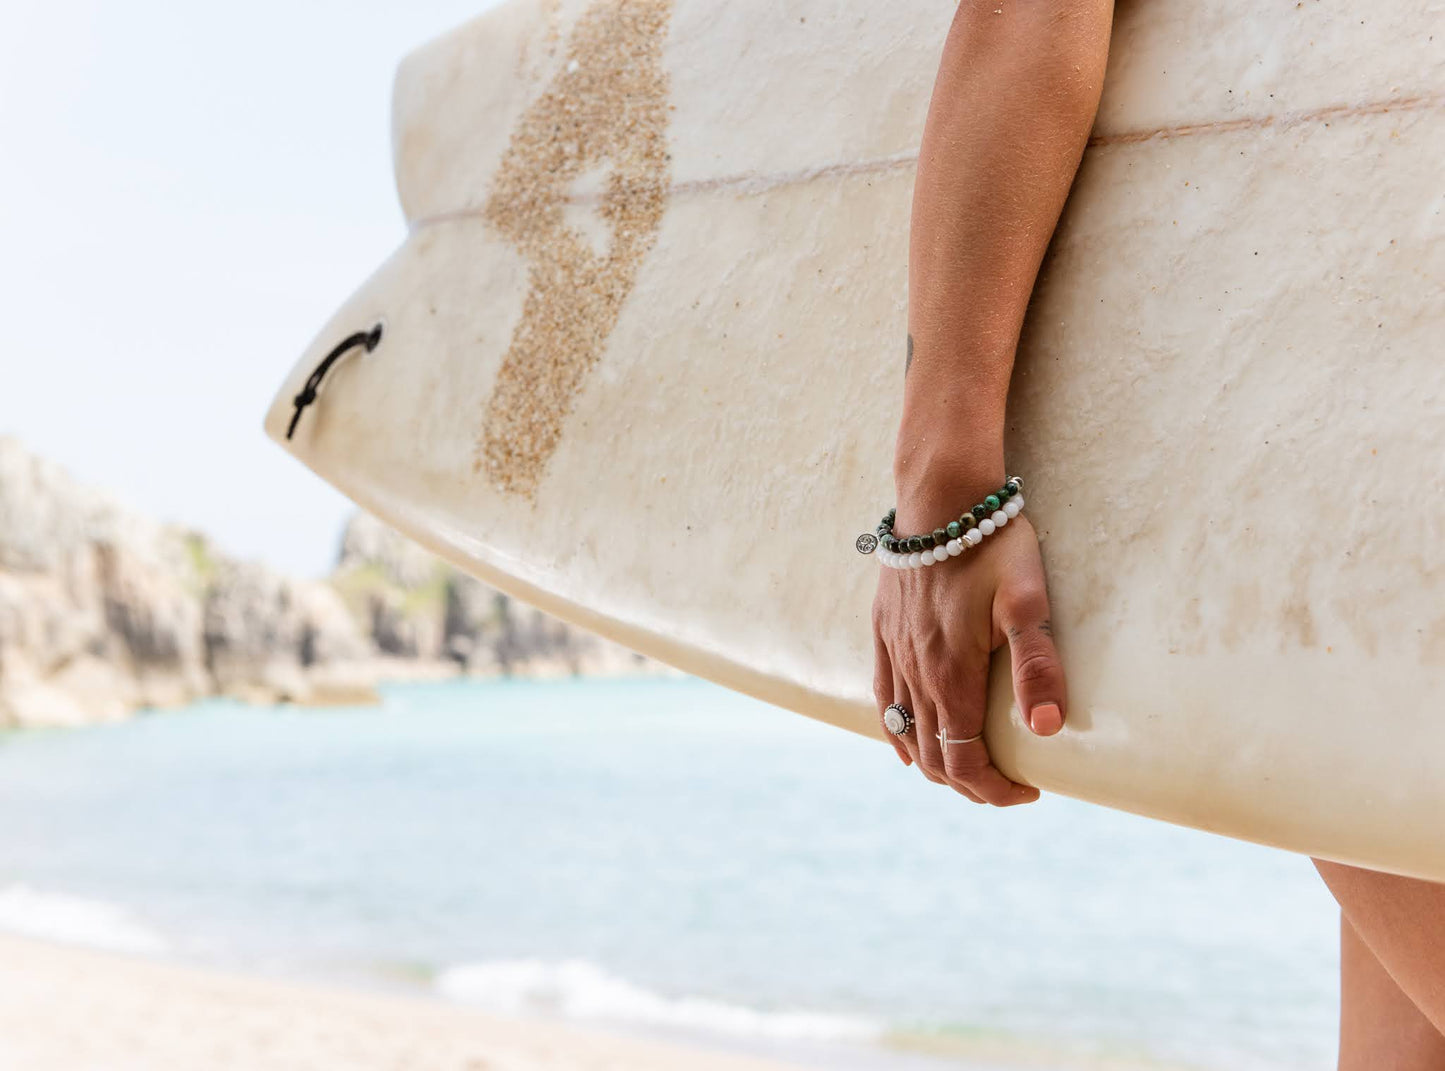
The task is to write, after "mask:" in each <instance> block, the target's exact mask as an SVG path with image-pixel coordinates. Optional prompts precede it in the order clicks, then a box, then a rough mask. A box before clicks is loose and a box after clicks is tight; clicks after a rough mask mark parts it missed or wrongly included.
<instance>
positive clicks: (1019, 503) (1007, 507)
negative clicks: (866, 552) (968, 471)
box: [878, 477, 1024, 569]
mask: <svg viewBox="0 0 1445 1071" xmlns="http://www.w3.org/2000/svg"><path fill="white" fill-rule="evenodd" d="M1015 479H1017V477H1015ZM1023 508H1024V496H1023V495H1022V494H1021V493H1020V494H1017V495H1014V496H1013V497H1012V498H1010V499H1009V500H1008V501H1007V502H1005V503H1003V504H1002V505H1001V506H999V508H998V509H996V510H995V511H994V512H993V514H992V515H991V516H988V517H985V518H983V519H982V520H980V521H979V522H978V525H977V527H974V528H970V529H969V530H968V531H966V532H964V533H963V534H962V535H960V536H958V537H957V538H956V539H950V540H949V541H948V542H947V543H945V544H944V545H943V546H941V547H929V548H927V549H925V550H915V551H913V552H911V553H908V554H901V553H899V552H897V551H892V550H888V549H886V548H884V547H881V546H880V547H879V548H878V561H879V563H880V564H881V565H886V566H888V567H889V568H890V569H921V568H923V567H924V566H928V565H936V564H937V563H939V562H941V561H943V560H944V559H945V558H956V557H958V556H959V555H960V554H962V553H963V552H964V551H966V550H968V549H969V548H970V547H976V546H978V545H979V544H980V543H982V542H983V541H984V538H985V537H986V536H991V535H993V534H994V533H995V532H997V531H998V530H999V529H1000V528H1002V527H1003V526H1004V525H1006V524H1008V522H1009V521H1010V520H1012V519H1013V518H1014V517H1017V516H1018V515H1019V513H1020V512H1021V511H1022V510H1023Z"/></svg>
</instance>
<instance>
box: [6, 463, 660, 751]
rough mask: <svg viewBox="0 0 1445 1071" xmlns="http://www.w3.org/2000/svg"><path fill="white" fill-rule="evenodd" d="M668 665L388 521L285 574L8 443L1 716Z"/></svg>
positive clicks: (319, 698)
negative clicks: (303, 570)
mask: <svg viewBox="0 0 1445 1071" xmlns="http://www.w3.org/2000/svg"><path fill="white" fill-rule="evenodd" d="M658 671H661V672H666V670H664V669H663V668H662V667H660V666H658V665H657V664H656V663H652V662H650V661H649V660H646V659H643V658H642V657H641V656H639V655H636V654H634V653H632V652H630V651H627V650H625V649H623V648H620V647H617V646H616V645H614V644H610V643H607V642H606V641H603V640H601V639H599V638H597V637H595V636H592V635H591V634H588V633H583V632H581V631H579V630H577V629H574V628H572V627H570V626H568V625H565V624H563V623H562V622H560V621H557V620H555V619H553V618H550V617H548V616H547V615H545V614H543V613H541V612H540V611H538V610H536V609H534V608H532V607H529V606H525V605H523V604H521V603H518V602H515V601H514V600H512V599H509V598H507V597H506V596H505V595H502V594H501V593H499V592H497V591H495V590H493V589H491V588H489V587H487V586H486V585H484V584H482V583H480V582H479V581H477V580H474V579H472V578H471V577H468V576H465V575H463V574H460V573H458V572H457V571H455V570H453V569H451V568H450V567H448V566H446V565H444V564H442V563H441V562H439V561H438V560H437V559H435V558H433V557H432V556H430V555H429V554H427V553H426V552H425V551H422V550H421V549H420V548H418V547H416V546H415V545H414V544H412V543H410V542H409V541H408V540H406V539H405V538H404V537H403V536H401V535H399V534H398V533H396V532H394V531H392V530H391V529H389V528H387V527H386V526H385V525H382V524H381V523H380V522H379V521H376V520H375V519H373V518H371V517H368V516H365V515H360V514H359V515H357V516H356V517H355V518H353V520H352V521H351V523H350V524H349V525H348V526H347V529H346V532H345V535H344V537H343V540H342V547H341V556H340V561H339V563H338V566H337V570H336V573H335V575H334V576H333V577H332V578H331V579H329V580H301V579H296V578H293V577H286V576H281V575H279V574H277V573H275V572H274V571H272V570H270V569H268V568H266V567H265V566H263V565H260V564H257V563H252V562H242V561H236V560H233V559H231V558H229V557H227V556H226V555H225V554H223V553H221V552H220V550H218V549H217V547H216V546H215V545H214V544H213V543H212V542H211V541H210V540H209V539H207V538H206V537H205V536H203V535H200V534H198V533H195V532H188V531H184V530H181V529H178V528H174V527H169V526H165V525H161V524H157V523H155V522H154V521H152V520H149V519H148V518H145V517H142V516H140V515H138V514H136V513H134V512H133V511H130V510H127V509H126V508H124V507H123V506H122V505H120V504H119V503H117V502H115V501H114V500H112V499H111V498H110V497H109V496H107V495H105V494H102V493H100V492H97V491H94V490H92V489H89V488H86V487H83V486H81V485H80V484H78V483H76V482H75V481H74V480H72V479H71V478H70V477H69V476H68V475H67V474H66V473H65V472H64V471H63V470H61V469H60V468H58V467H57V466H55V465H53V464H49V463H47V462H45V461H43V460H41V459H39V458H36V457H34V456H33V455H31V454H29V453H28V452H27V451H26V450H25V449H23V448H22V447H21V445H20V444H19V443H18V442H16V441H15V440H13V439H6V438H0V727H6V726H10V727H13V726H39V725H66V724H79V723H84V722H92V721H102V720H110V719H116V718H121V717H124V716H126V715H127V714H129V713H130V712H132V711H134V710H136V709H138V708H141V707H164V706H174V705H179V704H182V703H187V702H190V701H192V700H195V699H198V698H201V697H203V696H208V695H231V696H237V697H240V698H243V699H247V700H252V701H258V702H276V701H291V702H303V703H334V702H357V701H363V700H366V699H368V698H371V697H372V696H373V695H374V686H375V684H376V683H378V682H379V681H382V680H386V679H391V678H414V677H418V676H439V675H445V674H452V673H471V674H479V675H495V674H510V673H517V674H546V675H558V674H575V673H619V672H658Z"/></svg>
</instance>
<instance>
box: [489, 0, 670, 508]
mask: <svg viewBox="0 0 1445 1071" xmlns="http://www.w3.org/2000/svg"><path fill="white" fill-rule="evenodd" d="M671 14H672V0H602V2H600V3H596V4H594V5H593V6H592V7H590V8H589V9H588V10H587V11H586V12H585V13H584V14H583V15H582V17H581V18H580V19H579V20H578V21H577V24H576V27H575V28H574V30H573V31H572V36H571V38H570V40H569V41H568V45H567V51H566V55H565V56H564V58H563V61H562V69H561V72H560V73H559V74H558V75H557V76H556V78H554V79H553V81H552V83H551V84H550V85H549V86H548V87H547V89H546V90H545V91H544V92H543V93H542V95H541V97H539V98H538V99H537V100H536V101H535V102H534V103H533V104H532V105H531V107H529V108H528V109H527V111H526V112H525V113H524V114H523V116H522V118H521V120H520V121H519V122H518V124H517V127H516V129H515V130H514V131H513V132H512V138H511V142H510V143H509V145H508V147H507V152H506V155H505V156H503V158H502V162H501V165H500V167H499V168H498V170H497V177H496V183H495V185H494V187H493V191H492V194H491V196H490V197H489V198H488V200H487V203H486V206H485V208H484V209H483V210H482V218H484V219H485V220H486V222H487V223H488V224H490V225H491V226H492V227H493V228H495V229H496V230H497V231H498V232H499V233H500V234H501V235H502V237H503V238H505V239H506V240H507V241H509V242H510V243H511V244H512V245H513V246H515V247H516V248H517V250H518V251H519V252H521V253H522V255H523V256H524V257H525V258H526V259H527V261H528V281H529V283H530V290H529V292H528V294H527V297H526V300H525V301H524V302H523V305H522V318H521V321H520V322H519V323H518V324H517V327H516V330H515V331H514V332H513V334H512V341H511V345H510V346H509V348H508V350H507V353H506V356H504V357H503V358H502V363H501V366H500V368H499V369H498V371H497V378H496V384H495V386H494V387H493V390H492V396H491V399H490V401H489V402H488V405H487V413H486V419H485V422H484V424H483V427H482V432H481V436H480V439H479V442H478V450H477V457H476V461H475V465H474V467H475V469H476V470H477V471H480V472H485V474H486V476H487V478H488V480H489V481H490V482H491V483H492V485H493V486H494V487H496V488H497V489H498V490H499V491H502V492H504V493H509V494H516V495H520V496H522V497H524V498H527V499H533V498H534V496H535V494H536V490H537V485H538V482H539V481H540V479H541V476H542V473H543V471H544V469H545V468H546V464H547V461H548V459H550V458H551V456H552V454H553V453H554V452H555V451H556V449H557V445H558V443H559V442H560V441H561V429H562V422H563V420H564V419H565V418H566V416H567V414H568V413H569V412H570V411H571V409H572V403H573V399H574V398H575V397H576V395H577V392H578V390H579V388H580V387H581V385H582V381H583V378H584V377H585V375H586V374H587V372H588V370H589V369H591V367H592V366H593V365H594V364H596V362H597V359H598V358H599V357H600V356H601V355H602V350H603V347H604V346H605V345H606V343H607V337H608V336H609V335H610V334H611V333H612V329H613V328H614V327H615V326H616V324H617V317H618V315H619V314H620V313H621V311H622V306H623V303H624V302H625V301H626V300H627V297H628V295H629V294H630V293H631V292H632V287H633V285H634V284H635V282H636V280H637V269H638V267H639V266H640V265H641V263H642V259H643V257H645V256H646V254H647V252H648V251H649V250H650V249H651V248H652V245H653V243H654V241H655V240H656V238H657V231H658V228H659V227H660V226H661V224H662V215H663V212H664V210H665V208H666V206H667V198H668V194H669V185H670V182H671V177H672V176H671V170H670V160H671V157H670V155H669V153H668V151H667V116H668V87H669V82H668V75H667V71H666V70H665V69H664V67H663V65H662V47H663V43H664V38H665V36H666V32H667V25H668V19H669V17H670V16H671ZM603 166H606V167H607V168H609V171H608V174H607V177H606V181H605V185H604V190H603V192H602V194H601V197H600V200H599V201H598V203H597V215H598V216H599V217H600V218H601V220H602V222H604V223H605V224H606V225H607V229H608V231H609V241H608V242H607V250H606V253H605V255H604V254H599V253H598V252H597V251H595V250H594V249H593V248H592V245H591V244H590V242H589V241H588V238H587V236H586V235H584V234H582V233H581V232H580V231H578V230H577V229H576V228H573V227H570V226H568V224H567V222H566V219H565V216H564V212H563V210H564V208H565V207H566V206H567V205H568V204H569V203H571V201H572V198H570V197H569V187H570V186H571V184H572V183H573V182H575V181H576V180H577V179H578V178H579V177H580V176H582V175H584V174H587V173H588V172H589V171H593V170H595V169H598V168H600V167H603Z"/></svg>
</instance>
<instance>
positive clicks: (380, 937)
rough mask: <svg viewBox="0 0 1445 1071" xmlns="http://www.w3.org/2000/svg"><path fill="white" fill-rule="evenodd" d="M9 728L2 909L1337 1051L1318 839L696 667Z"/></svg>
mask: <svg viewBox="0 0 1445 1071" xmlns="http://www.w3.org/2000/svg"><path fill="white" fill-rule="evenodd" d="M383 700H384V701H383V703H382V704H381V705H380V706H377V707H370V708H359V709H336V710H311V709H298V708H289V707H276V708H267V707H260V708H258V707H248V706H243V705H240V704H236V703H229V702H219V701H218V702H208V703H203V704H199V705H196V706H194V707H190V708H187V709H185V710H183V711H175V712H167V713H158V714H148V715H142V716H140V717H138V718H136V719H135V720H133V721H130V722H127V723H124V724H119V725H109V726H97V727H93V728H85V729H78V730H69V731H61V732H32V733H9V734H0V929H3V930H6V931H10V932H16V933H23V934H29V935H33V936H40V937H46V938H51V939H56V940H64V941H71V942H75V943H80V944H86V945H92V946H96V947H102V948H112V949H117V950H122V951H127V952H138V953H143V954H148V955H156V956H161V957H165V958H169V959H173V960H179V961H182V962H189V963H197V964H202V965H207V966H219V967H224V968H236V969H242V970H247V971H253V972H260V973H265V974H271V975H282V976H287V977H301V978H308V979H316V980H320V981H324V982H344V983H347V984H351V985H360V986H368V987H378V988H383V989H387V990H401V991H409V992H426V993H430V994H434V995H435V996H436V997H438V998H439V999H444V1000H450V1001H459V1002H463V1003H467V1004H472V1005H476V1006H478V1007H480V1008H485V1009H488V1010H491V1011H495V1012H501V1013H506V1014H516V1015H524V1016H534V1017H543V1018H560V1019H567V1020H574V1021H578V1022H582V1023H586V1024H589V1025H594V1026H600V1027H604V1028H608V1029H613V1030H618V1031H624V1032H642V1033H648V1034H660V1035H666V1036H669V1037H680V1038H685V1039H690V1040H696V1041H699V1042H702V1043H704V1044H709V1045H714V1046H719V1047H732V1048H742V1049H747V1050H750V1051H759V1052H765V1053H769V1054H775V1055H778V1056H781V1057H786V1058H789V1059H794V1060H798V1061H800V1062H811V1063H813V1064H815V1065H817V1066H819V1067H829V1068H840V1069H843V1068H870V1069H888V1071H891V1069H895V1068H896V1069H900V1071H902V1069H908V1071H912V1069H914V1068H925V1067H939V1068H947V1067H950V1066H953V1067H967V1068H990V1069H993V1068H999V1069H1004V1068H1011V1067H1030V1068H1035V1069H1038V1068H1050V1069H1052V1068H1057V1069H1059V1071H1065V1069H1072V1068H1084V1067H1091V1068H1102V1067H1121V1068H1122V1067H1129V1068H1135V1067H1138V1068H1147V1067H1169V1068H1195V1069H1221V1071H1223V1069H1229V1071H1283V1069H1290V1071H1314V1069H1318V1071H1327V1069H1329V1068H1332V1067H1333V1065H1334V1052H1335V1035H1336V1030H1337V1024H1338V1018H1337V1014H1338V1013H1337V1003H1336V1002H1337V999H1338V988H1337V987H1338V980H1337V971H1338V950H1337V940H1338V930H1337V928H1338V921H1337V919H1338V915H1337V912H1336V909H1335V906H1334V902H1333V901H1332V900H1331V899H1330V897H1329V895H1328V893H1327V892H1326V891H1325V889H1324V887H1323V885H1322V884H1321V883H1320V881H1319V879H1318V878H1317V877H1316V876H1315V873H1314V869H1313V867H1312V866H1311V865H1310V863H1309V861H1308V860H1307V859H1304V858H1301V857H1296V856H1292V855H1288V854H1285V853H1282V852H1276V851H1271V850H1268V849H1264V848H1260V847H1256V846H1252V845H1247V844H1242V843H1238V842H1235V841H1230V840H1225V839H1223V838H1219V837H1214V836H1210V835H1207V834H1203V833H1198V832H1194V831H1190V830H1183V829H1178V828H1175V827H1172V826H1168V825H1164V824H1162V823H1158V822H1151V821H1147V820H1145V819H1141V818H1137V817H1133V816H1130V815H1125V814H1120V813H1117V812H1114V811H1109V810H1106V809H1103V808H1100V807H1095V806H1092V805H1089V804H1084V803H1079V802H1076V801H1073V800H1068V799H1063V798H1058V797H1052V796H1045V798H1044V799H1043V800H1041V801H1040V802H1039V803H1036V804H1033V805H1030V806H1026V807H1022V808H1014V809H1011V810H1007V811H1000V810H996V809H992V808H982V807H978V806H976V805H974V804H971V803H969V802H968V801H966V800H964V799H962V798H961V797H958V796H956V795H954V794H953V793H952V792H950V791H948V790H946V789H943V788H940V787H939V786H936V785H933V784H931V783H929V782H927V781H925V780H924V779H923V778H922V776H921V775H919V774H918V773H917V772H916V771H914V770H911V769H907V768H905V767H904V766H903V765H901V764H900V763H899V762H898V760H897V759H896V757H894V755H893V753H892V751H891V749H888V748H885V747H882V746H880V745H879V744H877V743H875V742H871V741H867V740H863V739H861V738H857V737H854V736H852V735H851V734H848V733H845V732H842V731H840V730H836V729H832V728H829V727H826V726H822V725H818V724H814V723H812V722H810V721H808V720H807V719H804V718H800V717H798V716H796V715H792V714H788V713H786V712H783V711H780V710H777V709H776V708H773V707H770V706H768V705H766V704H763V703H760V702H757V701H754V700H751V699H748V698H746V697H743V696H739V695H736V694H734V693H731V692H728V691H726V690H724V689H721V688H718V687H716V686H713V685H711V684H708V683H706V682H702V681H698V680H693V679H688V678H637V679H617V680H576V679H574V680H563V681H546V682H536V681H497V682H451V683H442V684H425V685H405V686H395V687H391V688H388V689H386V690H385V692H384V696H383Z"/></svg>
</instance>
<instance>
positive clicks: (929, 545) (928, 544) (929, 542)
mask: <svg viewBox="0 0 1445 1071" xmlns="http://www.w3.org/2000/svg"><path fill="white" fill-rule="evenodd" d="M918 538H919V539H921V540H922V541H923V549H924V550H932V549H933V533H932V532H930V533H928V535H921V536H919V537H918Z"/></svg>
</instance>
